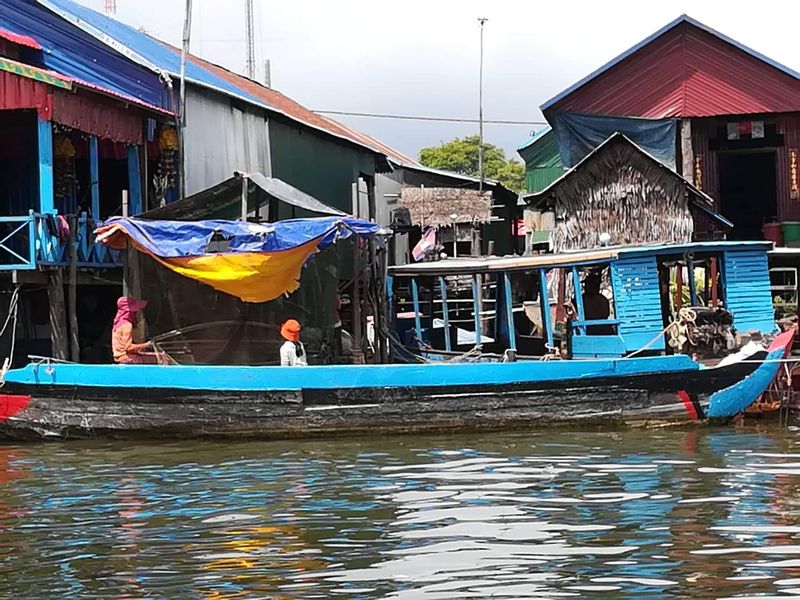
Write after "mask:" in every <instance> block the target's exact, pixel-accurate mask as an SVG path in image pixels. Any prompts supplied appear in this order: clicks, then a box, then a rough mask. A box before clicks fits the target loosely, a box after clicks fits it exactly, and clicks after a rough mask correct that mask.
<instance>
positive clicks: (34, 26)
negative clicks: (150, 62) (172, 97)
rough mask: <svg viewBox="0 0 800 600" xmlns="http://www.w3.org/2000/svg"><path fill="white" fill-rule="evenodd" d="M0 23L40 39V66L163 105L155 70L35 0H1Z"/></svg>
mask: <svg viewBox="0 0 800 600" xmlns="http://www.w3.org/2000/svg"><path fill="white" fill-rule="evenodd" d="M69 4H74V3H71V2H70V3H69ZM0 27H2V28H3V29H7V30H9V31H12V32H14V33H18V34H21V35H27V36H30V37H32V38H34V39H35V40H36V41H37V42H39V43H40V44H41V45H42V49H43V52H42V62H43V64H42V66H43V67H45V68H47V69H50V70H52V71H56V72H57V73H61V74H62V75H67V76H69V77H74V78H75V79H79V80H81V81H85V82H87V83H91V84H93V85H96V86H100V87H102V88H105V89H107V90H110V91H113V92H116V93H118V94H122V95H124V96H128V97H129V98H132V99H136V100H141V101H143V102H146V103H148V104H153V105H156V106H161V107H163V108H166V106H165V103H164V101H163V100H164V98H163V94H164V92H163V90H164V86H163V84H162V83H161V82H159V79H158V75H157V74H155V73H154V72H152V71H151V70H149V69H146V68H144V67H142V66H139V65H137V64H134V63H132V62H130V61H129V60H127V59H126V58H125V57H123V56H122V55H121V54H118V53H117V52H115V51H114V50H112V49H111V48H110V47H109V46H107V45H106V44H104V43H102V42H101V41H99V40H97V39H95V38H93V37H92V36H90V35H89V34H87V33H84V32H83V31H81V30H79V29H77V28H76V27H75V26H73V25H71V24H70V23H67V22H66V21H65V20H63V19H62V18H60V17H59V16H57V15H56V14H55V13H53V12H51V11H49V10H47V9H46V8H45V7H44V6H42V5H41V4H39V3H38V2H36V0H2V10H0ZM140 35H141V34H140Z"/></svg>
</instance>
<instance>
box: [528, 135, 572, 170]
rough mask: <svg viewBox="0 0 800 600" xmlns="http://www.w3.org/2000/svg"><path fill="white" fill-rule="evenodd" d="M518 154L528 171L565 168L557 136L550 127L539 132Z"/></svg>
mask: <svg viewBox="0 0 800 600" xmlns="http://www.w3.org/2000/svg"><path fill="white" fill-rule="evenodd" d="M517 152H518V153H519V155H520V156H521V157H522V160H524V161H525V167H526V168H527V169H542V168H545V169H549V168H553V167H559V168H563V166H564V165H563V164H562V163H561V155H560V154H559V152H558V144H557V143H556V134H555V132H554V131H553V130H552V129H550V128H549V127H547V128H545V129H540V130H539V131H537V132H536V134H535V135H534V136H533V137H532V138H531V139H530V140H528V142H526V144H525V145H524V146H522V147H521V148H520V149H519V150H517Z"/></svg>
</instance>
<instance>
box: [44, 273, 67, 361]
mask: <svg viewBox="0 0 800 600" xmlns="http://www.w3.org/2000/svg"><path fill="white" fill-rule="evenodd" d="M47 298H48V303H49V314H50V345H51V350H50V353H51V354H52V355H53V356H52V357H53V358H55V359H58V360H68V356H67V309H66V306H65V301H64V272H63V271H62V270H61V269H52V270H50V271H48V272H47Z"/></svg>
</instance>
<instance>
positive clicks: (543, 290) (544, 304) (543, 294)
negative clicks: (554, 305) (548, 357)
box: [539, 269, 554, 348]
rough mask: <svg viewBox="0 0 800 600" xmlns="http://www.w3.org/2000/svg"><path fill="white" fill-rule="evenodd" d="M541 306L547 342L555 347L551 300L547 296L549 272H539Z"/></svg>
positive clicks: (541, 270) (542, 270)
mask: <svg viewBox="0 0 800 600" xmlns="http://www.w3.org/2000/svg"><path fill="white" fill-rule="evenodd" d="M539 306H540V307H541V309H542V327H543V328H544V332H545V340H546V342H547V345H548V346H549V347H551V348H552V347H553V344H554V341H553V324H552V323H551V319H550V298H549V297H548V296H547V271H546V270H544V269H540V270H539Z"/></svg>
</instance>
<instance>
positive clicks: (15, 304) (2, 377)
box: [0, 286, 21, 387]
mask: <svg viewBox="0 0 800 600" xmlns="http://www.w3.org/2000/svg"><path fill="white" fill-rule="evenodd" d="M20 289H21V288H20V286H16V287H15V288H14V293H13V294H11V300H10V301H9V303H8V314H7V315H6V321H5V323H3V328H2V329H0V338H1V337H3V335H5V333H6V329H8V324H9V323H11V321H12V320H13V321H14V326H13V327H12V328H11V349H10V351H9V355H8V356H7V357H6V358H5V360H3V366H2V368H0V387H2V386H3V385H4V384H5V382H6V373H8V370H9V369H10V368H11V361H12V360H14V348H15V347H16V345H17V316H18V315H19V293H20Z"/></svg>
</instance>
